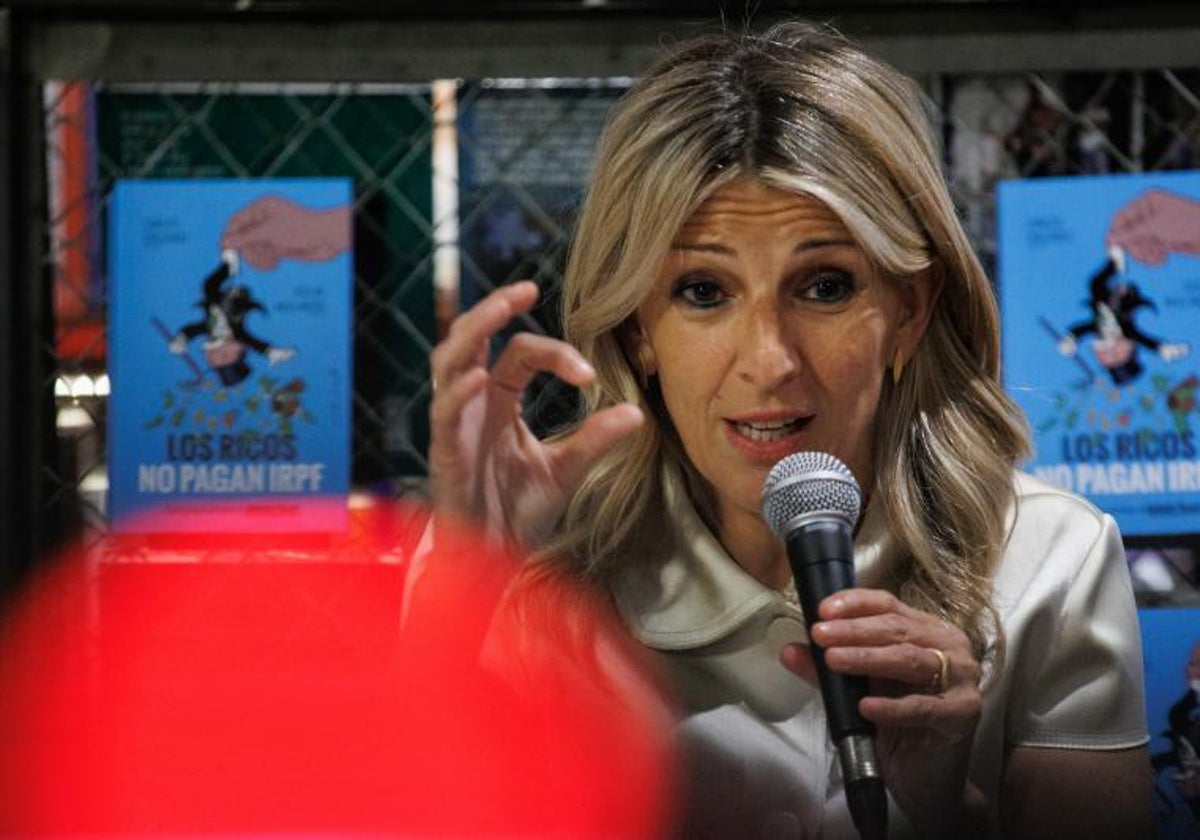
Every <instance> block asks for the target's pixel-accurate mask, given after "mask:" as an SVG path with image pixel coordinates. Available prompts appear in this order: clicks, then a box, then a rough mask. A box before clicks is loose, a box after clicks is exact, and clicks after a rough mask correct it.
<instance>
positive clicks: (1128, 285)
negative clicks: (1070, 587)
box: [998, 172, 1200, 536]
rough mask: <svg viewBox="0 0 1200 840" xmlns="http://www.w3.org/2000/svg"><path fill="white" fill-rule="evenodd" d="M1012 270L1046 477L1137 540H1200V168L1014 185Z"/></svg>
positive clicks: (1009, 215)
mask: <svg viewBox="0 0 1200 840" xmlns="http://www.w3.org/2000/svg"><path fill="white" fill-rule="evenodd" d="M998 267H999V289H1000V304H1001V310H1002V317H1003V344H1004V375H1005V385H1006V387H1007V388H1008V391H1009V393H1011V394H1012V395H1013V397H1014V398H1015V399H1016V400H1017V402H1018V403H1020V405H1021V406H1022V408H1024V410H1025V412H1026V414H1027V415H1028V417H1029V421H1030V424H1031V426H1032V428H1033V433H1034V442H1035V447H1036V453H1035V456H1034V460H1033V463H1032V465H1031V467H1030V469H1031V470H1032V472H1034V473H1036V474H1037V475H1039V476H1041V477H1042V478H1044V479H1046V480H1048V481H1050V482H1052V483H1054V484H1058V485H1060V486H1062V487H1065V488H1068V489H1070V490H1074V491H1075V492H1077V493H1080V494H1082V495H1084V496H1087V497H1088V498H1090V499H1091V500H1092V501H1093V502H1095V503H1096V504H1097V505H1098V506H1099V507H1101V508H1103V509H1104V510H1107V511H1109V512H1110V513H1112V514H1113V516H1114V517H1116V519H1117V521H1118V523H1119V524H1120V526H1121V530H1122V531H1123V532H1124V533H1125V534H1126V535H1127V536H1135V535H1140V536H1162V535H1172V534H1196V533H1200V434H1198V426H1200V413H1198V412H1197V403H1196V394H1197V385H1198V383H1200V378H1198V373H1200V357H1198V356H1197V353H1196V351H1197V346H1196V340H1197V336H1198V334H1200V173H1197V172H1176V173H1154V174H1147V175H1108V176H1096V177H1075V178H1047V179H1038V180H1030V181H1008V182H1004V183H1002V184H1001V185H1000V189H999V263H998Z"/></svg>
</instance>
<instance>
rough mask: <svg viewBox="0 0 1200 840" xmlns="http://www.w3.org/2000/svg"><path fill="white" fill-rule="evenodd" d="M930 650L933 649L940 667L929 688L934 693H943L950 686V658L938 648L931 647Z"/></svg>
mask: <svg viewBox="0 0 1200 840" xmlns="http://www.w3.org/2000/svg"><path fill="white" fill-rule="evenodd" d="M929 650H931V651H933V653H934V654H936V655H937V658H938V669H937V672H936V673H935V674H934V675H933V680H932V681H931V682H930V683H929V688H930V689H931V690H932V691H933V693H934V694H942V693H943V692H945V690H946V689H947V688H949V686H950V659H949V657H947V656H946V654H945V653H943V652H942V651H940V650H938V649H937V648H929Z"/></svg>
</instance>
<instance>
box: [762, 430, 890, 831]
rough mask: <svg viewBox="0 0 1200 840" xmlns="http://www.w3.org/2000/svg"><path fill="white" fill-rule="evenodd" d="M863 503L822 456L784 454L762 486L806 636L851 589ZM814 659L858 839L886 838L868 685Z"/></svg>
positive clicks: (850, 479)
mask: <svg viewBox="0 0 1200 840" xmlns="http://www.w3.org/2000/svg"><path fill="white" fill-rule="evenodd" d="M861 504H862V502H861V499H860V496H859V490H858V483H857V482H856V481H855V480H854V476H853V474H851V472H850V470H849V468H848V467H846V465H845V464H843V463H842V462H841V461H839V460H838V459H837V458H835V457H834V456H832V455H829V454H827V453H825V452H797V453H795V454H793V455H788V456H787V457H786V458H783V459H781V460H780V461H779V462H778V463H776V464H775V466H774V467H772V468H771V471H770V473H768V474H767V478H766V481H764V482H763V492H762V515H763V519H765V520H766V523H767V526H768V527H769V528H770V529H771V531H772V532H773V533H774V534H775V535H776V536H778V537H779V538H780V539H782V540H783V541H784V542H785V543H787V553H788V564H789V565H790V566H791V568H792V577H793V578H794V579H795V582H796V590H797V593H798V594H799V596H800V606H801V608H802V609H803V610H804V619H805V623H806V624H807V626H808V628H809V630H810V631H811V629H812V626H813V624H814V623H816V620H817V605H818V604H820V603H821V601H823V600H824V599H825V598H827V597H828V596H830V595H832V594H833V593H835V592H838V591H840V590H842V589H848V588H850V587H853V586H854V548H853V544H852V541H851V536H850V535H851V532H852V531H853V529H854V524H855V523H856V522H857V521H858V512H859V508H860V507H861ZM812 655H813V663H814V664H815V665H816V669H817V678H818V680H819V681H820V684H821V697H822V699H823V700H824V701H825V716H826V718H827V720H828V723H829V734H830V736H831V738H832V739H833V743H834V745H835V746H836V748H837V752H838V758H839V760H840V763H841V768H842V780H843V782H844V784H845V790H846V803H847V805H848V806H849V808H850V816H851V818H852V819H853V820H854V826H855V828H857V829H858V833H859V836H860V837H862V838H865V839H868V840H873V838H876V837H885V836H886V835H887V793H886V791H885V789H884V785H883V777H882V776H881V775H880V773H879V763H878V762H877V761H876V759H875V744H874V741H872V738H873V737H874V735H875V727H874V726H873V725H872V724H871V723H870V722H868V721H867V720H865V719H864V718H863V717H862V715H861V714H859V711H858V701H859V700H860V699H861V698H862V697H863V695H865V694H866V693H867V680H866V678H865V677H850V676H846V675H844V674H835V673H833V672H831V671H830V670H829V669H828V667H826V665H825V651H824V650H823V649H822V648H821V647H819V646H818V645H816V644H815V643H814V644H813V645H812Z"/></svg>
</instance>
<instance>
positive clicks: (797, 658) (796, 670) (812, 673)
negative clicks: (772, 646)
mask: <svg viewBox="0 0 1200 840" xmlns="http://www.w3.org/2000/svg"><path fill="white" fill-rule="evenodd" d="M779 661H780V662H782V663H783V667H785V668H787V669H788V670H789V671H791V672H792V673H793V674H795V675H796V676H798V677H800V678H801V679H802V680H804V681H805V682H806V683H808V684H809V685H816V684H817V666H816V665H814V664H813V658H812V650H811V649H810V648H809V646H808V645H802V644H799V643H797V642H793V643H791V644H787V645H784V646H783V650H781V651H780V652H779Z"/></svg>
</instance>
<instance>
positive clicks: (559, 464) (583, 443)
mask: <svg viewBox="0 0 1200 840" xmlns="http://www.w3.org/2000/svg"><path fill="white" fill-rule="evenodd" d="M645 419H646V418H645V416H644V415H643V414H642V410H641V409H640V408H638V407H637V406H635V405H630V404H628V403H626V404H622V405H615V406H612V407H611V408H605V409H602V410H601V411H597V412H596V413H595V414H593V415H592V416H590V417H589V418H588V419H587V420H586V421H584V423H583V425H582V426H580V427H579V428H578V429H577V430H576V431H575V432H574V433H573V434H571V435H570V436H569V437H567V438H564V439H563V440H561V441H557V442H556V443H555V444H554V445H553V447H552V449H551V453H552V454H551V458H552V459H553V460H554V463H555V472H556V473H557V474H558V475H559V476H560V481H561V484H562V486H563V487H567V488H571V489H574V488H575V487H578V486H579V482H581V481H582V480H583V477H584V476H585V475H586V474H587V472H588V470H590V469H591V468H592V466H593V465H594V464H595V463H596V462H597V461H598V460H600V458H601V457H602V456H603V455H604V453H606V452H608V451H609V450H610V449H612V447H613V446H614V445H616V443H617V442H618V441H620V440H621V439H622V438H624V437H626V436H627V435H629V434H631V433H632V432H633V431H634V430H635V429H637V428H638V427H639V426H641V425H642V423H643V422H645Z"/></svg>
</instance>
